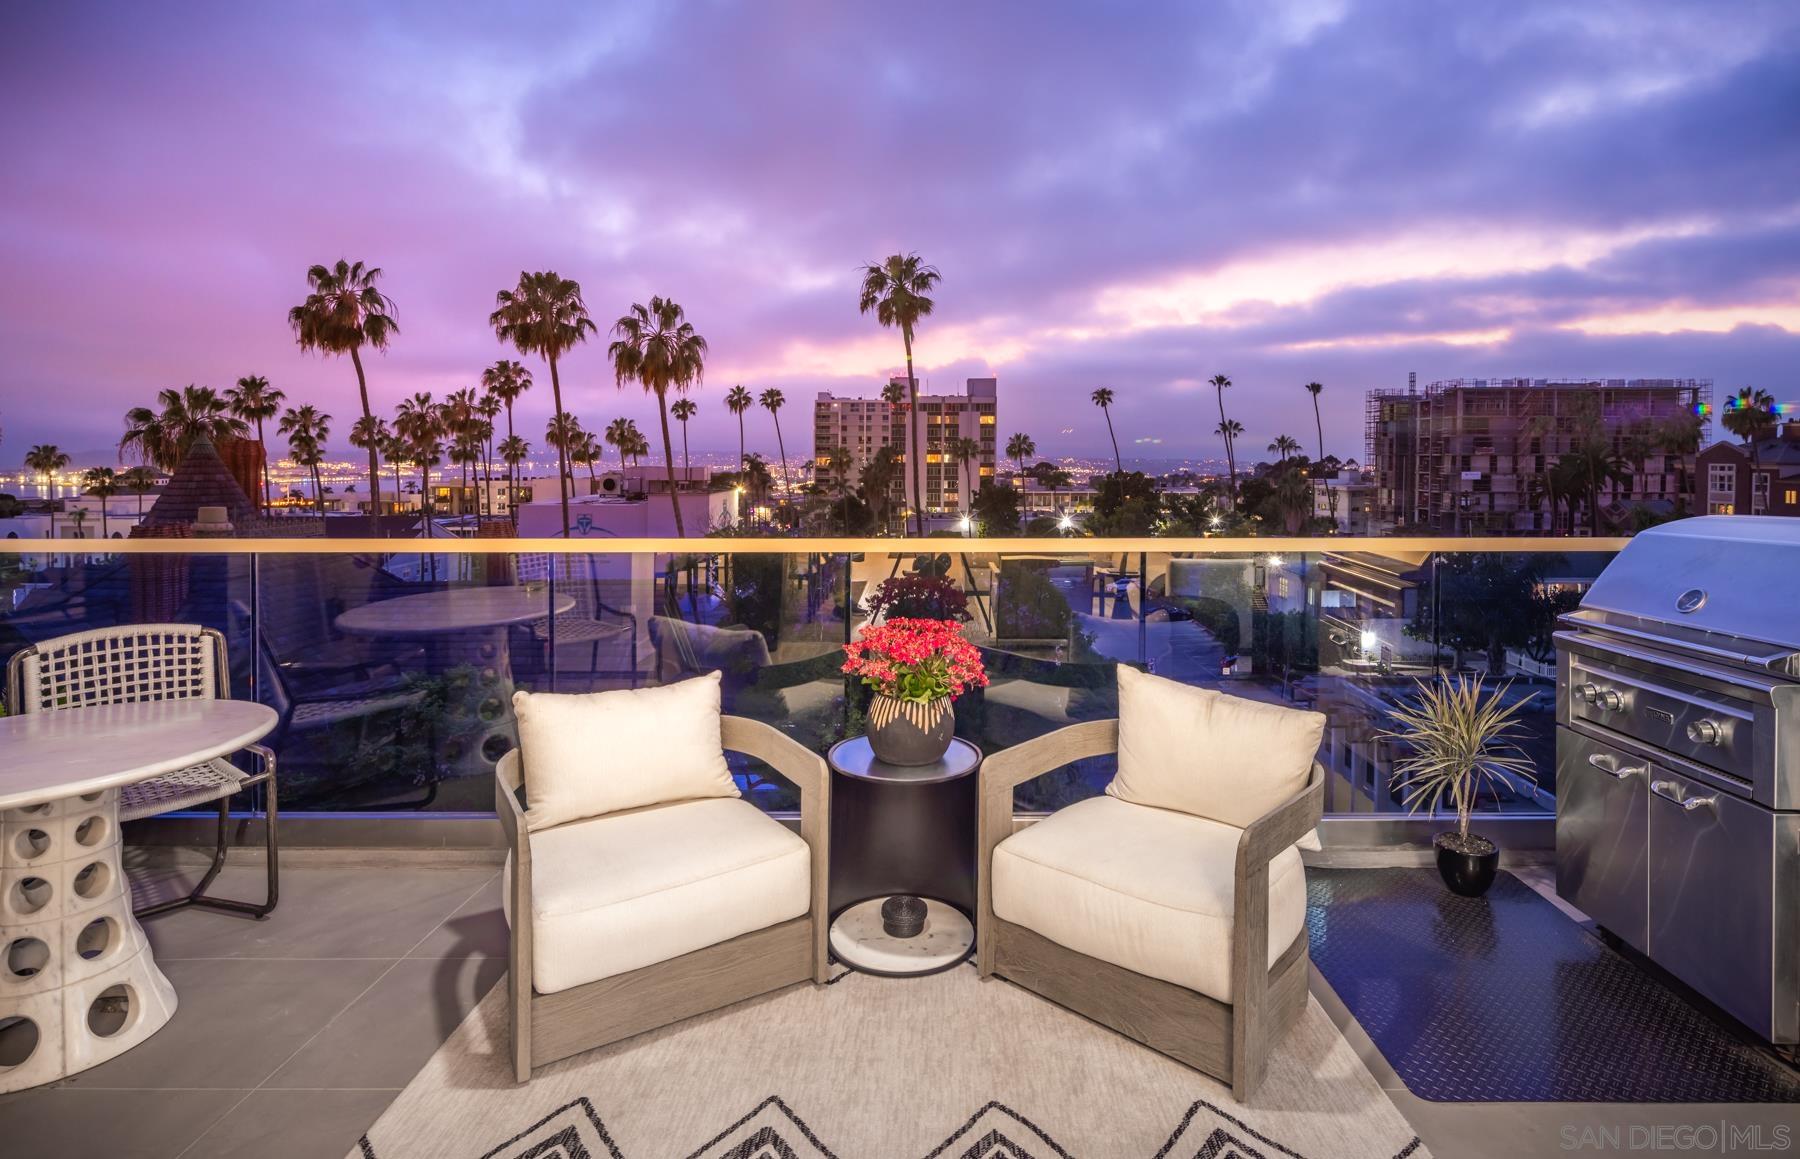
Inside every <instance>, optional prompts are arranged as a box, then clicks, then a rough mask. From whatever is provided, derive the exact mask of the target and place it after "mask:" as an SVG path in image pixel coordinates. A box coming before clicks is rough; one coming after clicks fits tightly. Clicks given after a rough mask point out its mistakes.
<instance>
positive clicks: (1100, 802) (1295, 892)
mask: <svg viewBox="0 0 1800 1159" xmlns="http://www.w3.org/2000/svg"><path fill="white" fill-rule="evenodd" d="M1242 833H1243V831H1242V830H1240V829H1234V828H1233V827H1231V826H1230V825H1225V824H1222V823H1220V822H1218V821H1208V820H1207V819H1206V818H1204V817H1195V816H1192V815H1190V814H1187V813H1179V812H1176V811H1174V810H1172V809H1152V808H1150V807H1149V806H1146V805H1133V804H1130V803H1128V802H1126V801H1121V800H1119V799H1118V798H1117V797H1106V796H1101V797H1092V798H1090V799H1088V800H1086V801H1081V802H1079V803H1077V804H1074V805H1070V806H1069V807H1067V808H1065V809H1059V810H1058V811H1057V812H1055V813H1052V814H1051V815H1050V816H1049V817H1048V818H1046V819H1044V820H1042V821H1039V822H1038V823H1037V824H1035V825H1032V826H1030V827H1028V828H1026V829H1023V830H1021V831H1020V832H1018V833H1015V834H1013V835H1012V836H1011V837H1008V838H1007V839H1006V840H1005V841H1002V842H1001V843H1000V844H999V846H998V847H996V848H995V850H994V912H995V913H996V914H998V915H999V916H1000V917H1002V918H1004V919H1006V920H1007V921H1009V922H1013V923H1014V924H1016V925H1021V926H1024V927H1026V928H1027V929H1030V930H1034V931H1036V932H1037V933H1039V934H1042V935H1043V936H1044V937H1046V938H1049V939H1050V940H1051V941H1053V942H1055V943H1057V944H1058V945H1061V946H1067V947H1068V948H1069V949H1071V950H1075V951H1077V952H1078V953H1082V954H1086V955H1088V956H1089V957H1091V958H1099V959H1101V960H1102V961H1106V962H1111V963H1112V964H1113V965H1115V966H1123V967H1124V968H1125V969H1127V970H1132V971H1135V972H1136V973H1139V974H1146V975H1148V976H1150V977H1152V978H1161V979H1162V980H1163V981H1165V982H1173V983H1175V984H1176V985H1177V986H1186V987H1187V988H1188V989H1190V990H1197V991H1199V992H1200V993H1202V994H1205V995H1207V996H1208V997H1211V998H1217V999H1218V1000H1219V1001H1221V1002H1230V1001H1231V917H1232V913H1233V910H1234V898H1233V895H1232V889H1233V872H1234V870H1235V869H1236V865H1237V845H1238V838H1239V837H1240V836H1242ZM1305 925H1306V875H1305V869H1304V867H1302V865H1301V864H1300V854H1299V853H1298V852H1296V851H1295V850H1294V849H1293V848H1292V847H1289V848H1287V849H1283V850H1282V851H1281V852H1280V853H1278V854H1276V855H1275V857H1274V859H1273V860H1272V861H1271V862H1270V865H1269V964H1270V965H1271V966H1272V965H1274V964H1275V960H1276V959H1277V958H1279V957H1280V956H1281V955H1282V954H1283V953H1285V952H1286V951H1287V948H1288V946H1289V945H1291V944H1292V943H1293V941H1294V938H1295V937H1296V936H1298V935H1299V934H1300V932H1301V930H1302V929H1303V928H1304V927H1305Z"/></svg>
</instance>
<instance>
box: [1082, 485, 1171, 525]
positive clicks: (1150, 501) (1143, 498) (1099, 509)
mask: <svg viewBox="0 0 1800 1159" xmlns="http://www.w3.org/2000/svg"><path fill="white" fill-rule="evenodd" d="M1161 515H1162V497H1161V496H1160V495H1158V494H1157V491H1156V480H1154V479H1152V478H1150V476H1148V475H1146V474H1144V473H1143V472H1142V471H1112V472H1109V473H1108V474H1105V475H1102V476H1100V479H1099V486H1098V487H1096V488H1095V491H1094V517H1093V518H1092V519H1090V520H1088V530H1089V531H1091V532H1093V533H1094V534H1095V535H1150V534H1152V533H1153V532H1154V531H1155V530H1156V523H1157V520H1158V518H1159V517H1160V516H1161Z"/></svg>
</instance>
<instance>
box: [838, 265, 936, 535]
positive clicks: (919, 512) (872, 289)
mask: <svg viewBox="0 0 1800 1159" xmlns="http://www.w3.org/2000/svg"><path fill="white" fill-rule="evenodd" d="M862 275H863V280H862V292H861V294H860V295H858V297H857V311H858V312H859V313H863V314H867V313H868V312H869V311H870V310H873V311H875V320H876V321H877V322H879V323H881V324H882V325H883V326H893V327H898V328H899V330H900V339H901V341H902V343H904V345H905V347H906V402H907V408H908V415H907V423H906V429H907V431H908V435H907V448H906V459H907V462H908V464H910V466H911V470H912V480H913V495H914V496H915V498H916V499H917V502H916V503H915V504H914V505H913V529H914V531H915V532H916V533H917V534H919V535H921V536H923V535H924V534H925V485H924V483H923V482H922V481H921V480H922V476H921V475H920V466H919V464H920V462H921V460H922V458H923V456H922V455H921V453H920V451H919V429H918V426H917V425H916V424H915V423H914V422H913V421H912V418H913V415H914V414H915V413H916V412H917V411H918V409H919V379H918V377H917V376H916V375H915V374H914V373H913V333H914V331H915V330H916V329H917V327H918V324H919V320H920V319H921V318H925V317H929V316H930V314H931V310H932V307H933V305H935V303H934V302H933V301H932V300H931V297H930V295H931V291H932V290H934V289H936V288H937V284H938V282H939V280H940V279H941V275H939V273H938V271H937V268H936V267H935V266H928V265H926V264H925V263H924V262H923V261H921V260H920V259H919V255H918V254H891V255H889V256H888V258H887V260H886V261H883V262H881V263H880V264H879V265H876V264H873V263H871V264H869V265H865V266H864V267H863V268H862Z"/></svg>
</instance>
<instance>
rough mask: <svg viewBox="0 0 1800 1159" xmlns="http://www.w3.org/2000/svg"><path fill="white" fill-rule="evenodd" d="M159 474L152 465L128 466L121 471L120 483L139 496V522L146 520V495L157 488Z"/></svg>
mask: <svg viewBox="0 0 1800 1159" xmlns="http://www.w3.org/2000/svg"><path fill="white" fill-rule="evenodd" d="M156 481H157V476H156V472H155V470H153V469H152V468H150V467H143V466H138V467H127V468H126V469H125V470H123V471H121V472H119V485H120V486H121V487H124V488H125V489H126V490H127V491H129V492H131V493H132V494H133V495H136V496H137V499H138V522H140V523H142V522H143V520H144V496H146V495H148V494H150V492H152V491H154V490H156Z"/></svg>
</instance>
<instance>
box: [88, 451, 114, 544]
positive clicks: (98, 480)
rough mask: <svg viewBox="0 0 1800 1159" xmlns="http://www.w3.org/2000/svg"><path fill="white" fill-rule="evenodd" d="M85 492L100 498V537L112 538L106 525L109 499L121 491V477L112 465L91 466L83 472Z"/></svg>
mask: <svg viewBox="0 0 1800 1159" xmlns="http://www.w3.org/2000/svg"><path fill="white" fill-rule="evenodd" d="M81 487H82V490H83V492H85V493H86V494H88V495H92V496H93V497H94V498H96V499H98V500H100V538H101V539H111V538H112V535H111V534H110V532H109V531H108V530H107V525H106V515H107V511H106V504H107V500H109V499H111V498H112V497H113V496H114V495H117V494H118V493H119V479H118V476H117V475H115V474H114V473H113V469H112V468H111V467H89V468H88V469H87V470H85V471H83V472H82V473H81Z"/></svg>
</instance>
